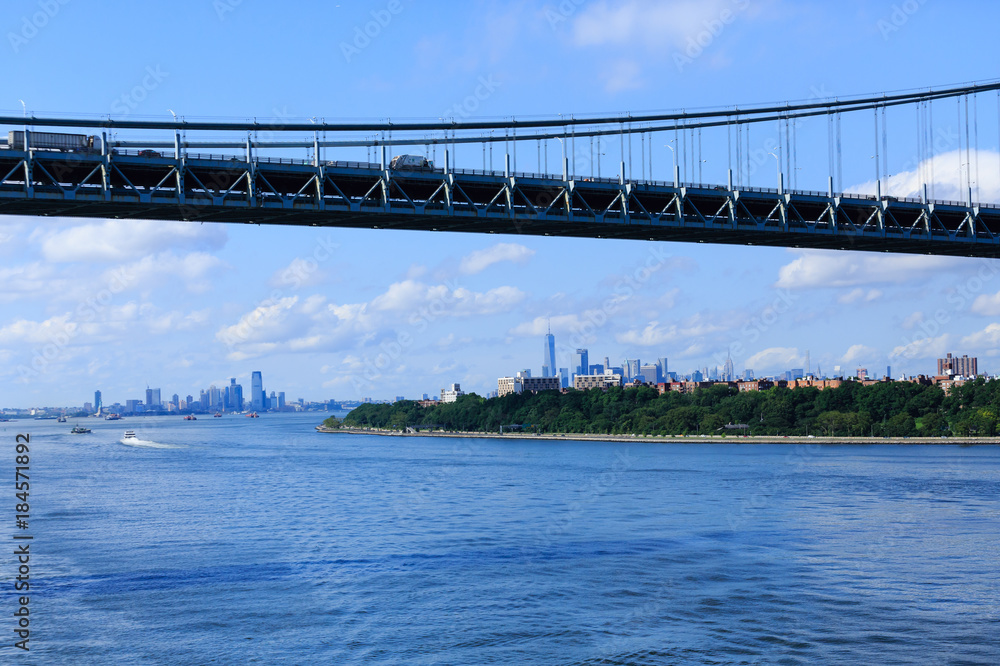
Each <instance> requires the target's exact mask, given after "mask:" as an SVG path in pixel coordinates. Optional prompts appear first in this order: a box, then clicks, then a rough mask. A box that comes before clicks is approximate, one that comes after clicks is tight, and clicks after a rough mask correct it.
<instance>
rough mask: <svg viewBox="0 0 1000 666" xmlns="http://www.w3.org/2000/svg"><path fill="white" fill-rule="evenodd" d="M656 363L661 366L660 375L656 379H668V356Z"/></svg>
mask: <svg viewBox="0 0 1000 666" xmlns="http://www.w3.org/2000/svg"><path fill="white" fill-rule="evenodd" d="M656 364H657V365H658V366H660V375H659V376H658V377H657V378H656V381H658V382H665V381H667V373H668V372H669V369H668V368H667V357H666V356H663V357H661V358H659V359H657V360H656Z"/></svg>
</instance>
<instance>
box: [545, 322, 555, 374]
mask: <svg viewBox="0 0 1000 666" xmlns="http://www.w3.org/2000/svg"><path fill="white" fill-rule="evenodd" d="M555 376H556V336H554V335H552V329H551V328H550V329H549V332H548V333H546V334H545V350H544V355H543V357H542V377H555Z"/></svg>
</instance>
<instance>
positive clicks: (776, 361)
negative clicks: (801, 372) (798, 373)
mask: <svg viewBox="0 0 1000 666" xmlns="http://www.w3.org/2000/svg"><path fill="white" fill-rule="evenodd" d="M743 365H744V367H747V368H749V369H751V370H753V371H754V372H755V373H756V374H757V375H764V374H767V373H770V372H779V371H784V370H789V369H791V368H805V357H804V356H802V355H801V354H799V350H798V349H797V348H795V347H770V348H768V349H765V350H763V351H759V352H757V353H756V354H754V355H753V356H751V357H750V358H748V359H747V360H746V362H745V363H744V364H743Z"/></svg>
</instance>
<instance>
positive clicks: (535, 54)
mask: <svg viewBox="0 0 1000 666" xmlns="http://www.w3.org/2000/svg"><path fill="white" fill-rule="evenodd" d="M4 17H5V18H4V19H3V22H2V23H3V25H2V27H3V35H4V39H3V43H2V44H0V53H2V58H3V63H4V72H5V85H4V91H5V92H4V94H3V95H4V96H2V97H0V109H5V110H6V111H7V112H8V113H15V114H20V113H21V103H20V101H19V100H24V103H25V105H26V106H27V109H28V110H29V111H30V112H32V113H34V114H36V115H45V114H46V113H63V114H88V115H107V114H112V115H114V116H116V117H122V116H123V115H124V114H125V113H126V112H127V114H128V115H129V117H132V118H157V119H169V118H170V114H169V111H168V109H171V110H173V111H175V112H176V113H178V114H179V115H183V116H185V117H186V118H191V119H194V118H208V117H212V118H226V119H236V120H239V119H247V118H254V117H256V118H270V117H274V116H279V115H280V116H284V117H292V118H302V119H305V118H309V117H313V116H315V117H321V118H324V119H326V120H328V121H332V120H336V119H373V118H374V119H384V118H392V119H394V120H395V119H403V118H434V119H436V118H438V117H442V116H452V115H455V113H456V112H455V108H456V105H465V106H466V108H471V107H474V111H473V112H472V114H471V115H472V116H475V117H487V118H503V117H508V116H518V117H526V116H531V115H543V116H551V115H554V114H558V113H562V114H571V113H578V114H590V113H599V112H625V111H630V112H641V111H648V110H661V109H679V108H687V109H694V108H703V107H717V106H729V105H734V104H749V103H755V102H775V101H786V100H798V99H808V98H810V97H815V96H838V95H844V96H846V95H855V94H861V93H870V92H883V91H892V90H900V89H909V88H919V87H926V86H931V85H934V86H937V85H946V84H952V83H961V82H967V81H973V80H987V79H990V78H993V77H996V72H995V62H996V56H995V54H994V53H993V52H991V50H990V49H991V46H990V45H991V44H992V43H993V41H994V35H993V34H992V32H993V31H994V30H993V28H994V26H996V25H997V23H998V19H1000V7H998V6H997V5H996V4H995V3H989V2H985V1H981V2H971V1H966V2H961V1H960V2H949V3H944V2H940V1H935V0H926V1H924V2H920V1H918V0H911V1H910V2H871V1H868V2H860V1H851V0H847V1H844V2H836V3H834V2H802V1H798V2H791V1H788V0H701V1H698V2H694V1H690V2H689V1H687V0H682V1H676V2H671V1H666V0H665V1H662V2H652V1H651V0H623V1H620V2H611V1H606V2H600V1H598V2H574V1H572V0H566V1H564V2H561V3H556V2H548V3H547V2H541V1H528V0H525V1H522V2H508V3H500V2H440V3H433V4H432V3H422V4H419V5H418V4H417V3H416V2H413V1H412V0H398V1H397V2H388V1H378V2H347V1H346V0H342V2H341V3H340V4H339V5H338V4H336V3H329V2H298V3H289V4H285V5H279V4H277V3H264V2H259V1H255V0H243V1H242V2H240V1H238V0H216V1H214V2H213V0H202V1H198V2H194V1H187V0H181V1H176V2H171V3H133V2H117V1H109V2H103V3H100V9H96V8H95V6H94V5H93V4H89V3H83V2H79V1H78V0H61V1H60V0H49V2H45V1H41V2H39V1H38V0H36V1H34V2H26V1H21V0H14V1H12V2H9V3H8V5H7V11H5V13H4ZM379 19H381V22H382V23H383V24H384V25H378V27H377V29H370V32H372V33H373V34H374V37H371V38H370V39H368V40H367V42H366V41H365V40H364V39H358V34H359V32H358V31H359V30H360V31H363V30H364V29H365V26H366V24H369V23H370V22H372V21H377V20H379ZM373 25H374V24H373ZM151 72H153V73H155V76H153V75H151ZM484 82H486V83H485V84H484ZM486 84H488V85H486ZM137 87H138V88H141V92H140V93H139V94H136V90H137ZM470 100H472V101H471V102H470ZM978 104H979V113H980V129H979V132H980V136H979V143H978V145H979V148H980V153H979V164H980V166H979V168H980V175H979V178H978V180H977V185H978V188H979V193H980V197H981V198H982V199H984V200H991V201H996V200H998V199H1000V174H998V164H1000V161H998V157H997V131H998V123H997V108H998V101H997V98H996V96H995V95H994V96H990V95H984V96H982V98H981V99H980V100H979V102H978ZM953 111H954V109H952V110H950V111H945V109H944V108H943V107H942V109H941V111H940V114H941V115H940V119H939V121H938V122H939V125H940V127H939V129H940V131H941V136H942V139H941V142H940V145H939V149H938V153H939V156H938V158H937V160H938V161H937V169H936V171H935V178H936V180H937V181H938V182H937V184H936V187H937V194H938V196H947V197H948V198H951V197H952V195H954V196H958V191H959V188H958V181H957V176H956V173H957V164H958V158H957V157H956V155H957V153H955V151H956V149H957V145H956V143H955V141H954V138H953V137H950V135H949V134H948V132H949V131H950V130H951V129H954V127H955V123H956V122H957V118H956V119H955V120H954V121H952V120H951V118H954V117H955V116H954V113H953ZM936 112H937V111H936ZM949 114H950V115H949ZM911 115H912V114H911ZM890 123H891V125H890V151H889V155H890V157H889V172H890V173H891V174H893V178H894V180H893V187H895V189H896V192H897V193H900V194H905V193H906V192H908V191H910V190H912V189H913V188H914V183H915V182H916V180H915V176H914V173H915V172H916V171H917V169H916V166H915V164H916V163H915V161H914V156H915V154H916V148H915V146H914V145H913V144H914V142H913V141H912V140H910V138H909V137H911V136H912V131H907V129H906V128H907V127H909V125H910V124H912V118H910V117H905V116H900V117H898V118H896V119H893V118H890ZM949 123H950V124H949ZM844 128H845V132H846V133H848V134H849V135H850V136H851V139H849V140H848V141H846V142H845V160H844V183H845V185H846V186H851V187H853V189H856V190H859V191H860V190H864V189H866V188H868V187H871V181H872V180H873V163H872V160H871V159H870V155H871V150H872V147H871V145H870V142H868V137H869V136H870V133H871V125H870V119H867V118H866V119H862V120H860V121H858V122H857V123H855V124H852V121H851V120H845V126H844ZM893 128H900V129H899V131H898V132H897V133H896V134H893V133H892V129H893ZM800 132H801V135H800V144H799V146H800V147H799V152H800V156H799V164H800V166H801V167H802V170H801V171H800V172H799V175H798V177H799V185H800V186H801V187H806V188H813V189H825V179H826V164H827V157H826V139H825V137H826V127H825V124H824V123H823V122H822V121H820V122H818V123H814V124H808V123H807V125H806V126H803V128H801V129H800ZM760 137H761V138H760V139H759V140H760V141H767V140H768V138H767V137H766V132H762V133H761V135H760ZM815 137H820V139H816V138H815ZM660 138H661V139H663V140H659V139H658V140H657V143H656V144H654V155H653V160H654V167H653V170H654V176H656V177H658V178H663V179H666V178H668V177H669V171H670V166H669V165H670V152H669V150H668V149H667V148H665V147H663V144H664V143H666V141H667V140H668V137H660ZM706 144H707V145H708V146H709V147H710V148H709V149H708V150H707V151H706V155H707V158H708V162H706V163H705V164H704V165H703V168H704V169H705V179H706V180H717V181H720V182H721V181H724V179H725V175H724V174H725V168H726V164H725V162H726V155H725V150H724V148H723V149H720V146H722V145H724V139H723V141H722V143H721V144H720V143H719V141H718V138H715V139H712V138H711V137H706ZM754 145H756V142H755V143H754ZM711 146H714V147H715V148H714V150H713V149H712V148H711ZM463 150H465V153H464V154H463V152H462V151H463ZM614 150H617V148H616V147H613V148H609V149H608V152H609V153H611V152H613V151H614ZM549 152H550V160H551V164H552V165H553V167H554V166H555V164H556V159H555V155H556V154H557V152H558V144H554V145H553V146H550V151H549ZM332 157H334V156H333V155H328V158H332ZM497 159H498V163H499V157H497ZM520 159H521V160H522V163H521V164H520V165H519V167H520V168H521V169H524V170H532V171H533V170H535V168H536V166H537V156H536V152H535V151H534V150H532V149H528V150H522V152H521V156H520ZM606 159H607V161H605V162H604V163H603V164H602V167H603V168H604V169H605V175H609V174H611V173H613V171H614V169H615V167H614V166H613V163H614V162H615V161H617V159H616V158H615V157H614V156H613V155H611V154H609V155H608V156H607V158H606ZM949 159H950V162H949ZM524 160H527V162H526V163H525V162H524ZM458 162H459V166H462V165H463V164H467V165H468V166H470V167H479V166H481V165H482V155H481V152H479V151H478V150H477V149H460V150H459V153H458ZM588 168H589V165H588V164H586V163H584V164H583V165H582V166H581V169H582V170H584V171H585V170H586V169H588ZM774 180H775V172H774V166H773V164H772V163H770V162H767V163H764V164H762V165H761V167H760V168H759V169H756V170H755V171H754V173H753V175H752V184H756V185H766V186H773V184H774ZM0 262H2V263H0V285H2V291H0V305H2V309H0V361H2V364H0V405H3V406H16V407H29V406H41V405H73V404H76V405H79V404H82V403H83V402H84V401H87V400H90V399H91V398H92V396H93V391H94V389H101V390H102V391H103V392H104V396H105V400H106V401H125V400H126V399H130V398H136V399H139V398H141V397H142V396H143V391H144V389H145V387H146V386H147V384H148V385H149V386H152V387H159V388H161V389H162V391H163V393H164V396H165V397H166V396H169V395H171V394H173V393H178V394H180V395H182V396H183V395H186V394H188V393H192V394H195V395H197V393H198V391H199V390H200V389H202V388H206V387H208V385H210V384H213V383H214V384H216V385H218V386H221V385H222V384H224V383H228V378H229V377H237V378H239V380H240V381H241V382H242V383H243V384H244V385H249V376H250V373H251V371H253V370H261V371H262V372H263V373H264V380H265V388H266V389H267V390H268V391H270V390H276V391H285V392H286V395H287V397H288V398H289V399H296V398H299V397H301V398H304V399H306V400H320V399H329V398H336V399H358V398H362V397H366V396H370V397H374V398H391V397H393V396H396V395H405V396H408V397H417V396H419V395H420V394H422V393H430V394H434V393H437V392H438V391H439V390H440V389H441V387H443V386H446V385H448V384H451V383H453V382H459V383H461V384H462V386H463V388H466V389H467V390H475V391H477V392H480V393H485V392H487V391H489V390H492V389H495V387H496V378H497V377H498V376H502V375H506V374H510V373H512V372H515V371H517V370H520V369H522V368H526V367H530V368H532V369H534V370H535V371H536V372H538V371H539V370H540V366H541V363H542V335H543V334H544V332H545V327H546V325H547V321H548V320H549V319H551V325H552V330H553V333H555V335H556V341H557V345H558V346H559V348H560V351H561V353H562V355H561V357H560V358H559V365H560V366H567V367H568V366H571V365H572V361H571V359H570V358H569V356H568V355H567V354H566V353H565V350H567V349H572V348H575V347H577V346H585V347H587V348H589V349H590V356H591V358H592V359H598V361H599V360H600V359H603V357H604V356H609V357H611V359H612V360H613V361H615V362H618V361H620V360H621V359H623V358H625V357H628V358H636V357H639V358H641V359H644V360H645V359H653V358H656V357H661V356H666V357H668V358H669V365H670V369H671V370H674V371H677V372H681V373H686V372H690V371H691V370H693V369H695V368H701V367H704V366H713V365H721V364H722V362H723V361H724V359H725V357H726V354H727V353H731V354H732V356H733V359H734V362H735V365H736V368H737V370H741V369H742V368H744V367H750V368H753V369H754V370H755V371H756V372H757V374H758V375H762V374H769V373H774V372H780V371H783V370H785V369H787V368H790V367H803V366H804V357H805V354H806V351H807V350H808V351H809V353H810V356H811V360H812V366H813V369H815V368H816V366H817V365H819V366H820V367H821V368H822V370H823V371H824V372H826V373H831V372H832V371H833V368H834V366H837V365H840V366H842V368H843V369H844V370H845V371H848V372H853V371H854V370H855V369H856V368H857V367H858V366H859V365H863V366H865V367H868V368H869V370H871V371H873V372H878V373H879V374H881V373H882V372H884V369H885V366H886V365H888V364H891V365H892V366H893V372H894V374H897V375H898V374H899V373H901V372H906V373H921V372H932V371H933V370H934V358H936V357H937V356H938V355H941V354H943V353H945V352H947V351H952V352H956V353H959V354H962V353H968V354H970V355H973V354H975V355H978V356H979V358H980V366H979V367H980V369H981V370H986V371H989V372H995V371H996V370H997V367H996V363H997V355H998V354H1000V325H998V324H997V323H996V321H997V316H998V315H1000V277H998V273H997V272H995V268H996V266H995V263H996V262H983V261H980V260H966V259H950V258H940V257H921V256H908V255H895V256H886V255H877V254H861V253H846V252H844V253H831V252H807V251H802V250H785V249H767V248H756V247H755V248H739V247H723V246H705V245H686V244H666V243H659V244H653V243H642V242H632V241H602V240H583V239H553V238H534V237H527V236H508V237H496V236H478V235H458V234H442V233H438V234H430V233H417V232H395V231H374V230H338V229H312V228H287V229H278V228H269V227H256V226H248V225H247V226H228V227H227V226H221V225H193V224H185V223H167V224H164V223H155V222H142V221H135V222H121V221H104V220H70V219H40V218H27V217H16V216H2V217H0ZM26 369H27V370H28V371H26Z"/></svg>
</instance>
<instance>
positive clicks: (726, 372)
mask: <svg viewBox="0 0 1000 666" xmlns="http://www.w3.org/2000/svg"><path fill="white" fill-rule="evenodd" d="M722 381H724V382H734V381H736V369H735V368H734V367H733V359H732V357H730V356H727V357H726V363H725V365H723V366H722Z"/></svg>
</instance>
